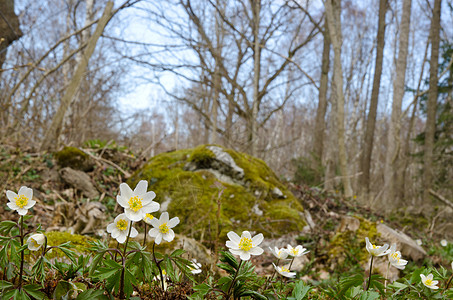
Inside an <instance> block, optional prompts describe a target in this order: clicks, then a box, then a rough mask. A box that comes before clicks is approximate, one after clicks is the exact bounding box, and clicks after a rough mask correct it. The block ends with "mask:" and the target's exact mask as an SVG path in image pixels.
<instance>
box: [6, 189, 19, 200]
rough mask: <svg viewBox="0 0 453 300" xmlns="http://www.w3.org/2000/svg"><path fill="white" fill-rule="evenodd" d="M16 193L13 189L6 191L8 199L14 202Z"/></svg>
mask: <svg viewBox="0 0 453 300" xmlns="http://www.w3.org/2000/svg"><path fill="white" fill-rule="evenodd" d="M17 196H18V195H17V194H16V193H14V192H13V191H6V197H7V198H8V200H9V201H11V202H16V201H15V200H14V198H16V197H17Z"/></svg>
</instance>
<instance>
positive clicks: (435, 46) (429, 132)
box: [423, 0, 441, 203]
mask: <svg viewBox="0 0 453 300" xmlns="http://www.w3.org/2000/svg"><path fill="white" fill-rule="evenodd" d="M440 14H441V0H434V10H433V17H432V20H431V30H430V36H431V59H430V63H429V92H428V105H427V116H426V127H425V147H424V157H423V159H424V163H423V166H424V167H423V202H424V203H429V202H428V201H429V190H430V189H431V188H432V181H433V152H434V134H435V131H436V111H437V94H438V76H437V71H438V70H437V69H438V66H439V39H440V37H439V34H440Z"/></svg>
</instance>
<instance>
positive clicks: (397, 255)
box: [389, 244, 407, 270]
mask: <svg viewBox="0 0 453 300" xmlns="http://www.w3.org/2000/svg"><path fill="white" fill-rule="evenodd" d="M389 262H390V264H391V265H392V266H394V267H395V268H397V269H400V270H404V268H405V267H406V265H407V260H404V259H402V258H401V252H400V251H396V244H392V246H390V250H389Z"/></svg>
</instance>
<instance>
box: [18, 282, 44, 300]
mask: <svg viewBox="0 0 453 300" xmlns="http://www.w3.org/2000/svg"><path fill="white" fill-rule="evenodd" d="M22 288H23V289H24V291H25V292H26V293H27V294H28V295H30V296H32V297H33V298H36V299H46V298H47V296H46V294H44V293H43V292H41V288H42V287H41V286H40V285H38V284H28V285H24V286H23V287H22Z"/></svg>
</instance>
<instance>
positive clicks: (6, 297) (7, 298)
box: [2, 290, 17, 300]
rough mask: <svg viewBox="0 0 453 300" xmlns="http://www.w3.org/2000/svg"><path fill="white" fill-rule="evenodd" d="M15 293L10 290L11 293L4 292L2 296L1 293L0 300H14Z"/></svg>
mask: <svg viewBox="0 0 453 300" xmlns="http://www.w3.org/2000/svg"><path fill="white" fill-rule="evenodd" d="M16 292H17V290H11V291H9V292H6V293H4V294H3V292H2V299H3V298H5V299H6V300H10V299H15V295H16Z"/></svg>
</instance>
